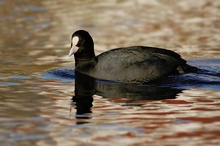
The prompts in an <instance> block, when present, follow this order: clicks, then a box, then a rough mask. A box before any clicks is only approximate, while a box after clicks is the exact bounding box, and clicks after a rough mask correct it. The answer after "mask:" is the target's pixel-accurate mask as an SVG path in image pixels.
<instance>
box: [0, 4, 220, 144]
mask: <svg viewBox="0 0 220 146" xmlns="http://www.w3.org/2000/svg"><path fill="white" fill-rule="evenodd" d="M219 7H220V2H219V1H211V0H200V1H192V0H184V1H175V0H169V1H168V0H160V1H159V0H158V1H157V0H136V1H124V0H117V1H113V0H106V1H96V0H86V1H83V2H82V1H71V0H65V1H56V0H54V1H49V0H45V1H28V0H12V1H6V0H1V1H0V56H1V57H0V61H1V66H0V70H1V71H0V143H1V145H3V146H10V145H22V146H23V145H112V144H113V143H114V144H115V145H218V144H219V143H220V140H219V135H220V115H219V112H220V59H219V58H220V44H219V42H220V35H219V34H220V29H219V28H220V9H219ZM77 29H86V30H88V31H89V32H90V33H91V35H92V36H93V38H94V41H95V48H96V54H99V53H100V52H103V51H105V50H109V49H110V48H114V47H124V46H130V45H148V46H157V47H163V48H164V47H165V48H169V49H171V50H174V51H176V52H178V53H180V54H181V55H182V56H183V58H186V59H187V60H188V62H189V64H191V65H194V66H197V67H199V68H200V69H202V71H201V72H199V73H191V74H185V75H183V76H173V77H169V78H168V80H169V81H171V80H170V79H172V80H174V81H175V82H163V83H161V84H152V85H131V84H129V85H128V84H119V83H112V82H106V81H95V80H93V79H90V78H87V77H81V75H77V74H75V73H74V71H73V68H74V66H73V64H74V61H73V58H68V51H69V47H70V44H69V43H70V35H71V34H72V32H73V31H75V30H77Z"/></svg>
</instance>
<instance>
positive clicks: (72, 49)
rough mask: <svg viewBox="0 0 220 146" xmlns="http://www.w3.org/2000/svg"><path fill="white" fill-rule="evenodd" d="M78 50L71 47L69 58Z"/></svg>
mask: <svg viewBox="0 0 220 146" xmlns="http://www.w3.org/2000/svg"><path fill="white" fill-rule="evenodd" d="M78 49H79V48H78V47H76V46H73V45H72V47H71V49H70V52H69V57H70V56H72V55H73V54H74V53H76V52H77V50H78Z"/></svg>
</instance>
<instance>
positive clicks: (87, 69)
mask: <svg viewBox="0 0 220 146" xmlns="http://www.w3.org/2000/svg"><path fill="white" fill-rule="evenodd" d="M73 54H74V57H75V71H78V72H80V73H82V74H85V75H88V76H91V77H94V78H97V79H102V80H110V81H116V82H124V83H147V82H152V81H157V80H160V79H161V78H164V77H166V76H169V75H173V74H183V73H187V72H191V71H195V70H196V69H197V68H196V67H193V66H190V65H188V64H186V60H184V59H182V58H181V56H180V55H179V54H177V53H175V52H173V51H171V50H167V49H162V48H155V47H148V46H132V47H125V48H116V49H112V50H109V51H106V52H104V53H102V54H100V55H98V56H95V53H94V43H93V39H92V37H91V36H90V34H89V33H88V32H87V31H85V30H78V31H76V32H74V33H73V35H72V39H71V49H70V52H69V56H72V55H73Z"/></svg>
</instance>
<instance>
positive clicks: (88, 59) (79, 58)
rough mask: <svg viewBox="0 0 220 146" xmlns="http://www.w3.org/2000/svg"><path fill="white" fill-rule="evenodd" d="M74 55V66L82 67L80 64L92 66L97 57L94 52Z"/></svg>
mask: <svg viewBox="0 0 220 146" xmlns="http://www.w3.org/2000/svg"><path fill="white" fill-rule="evenodd" d="M74 57H75V66H76V68H77V67H82V66H92V65H94V64H96V62H97V58H96V57H95V54H94V53H88V54H77V53H75V54H74Z"/></svg>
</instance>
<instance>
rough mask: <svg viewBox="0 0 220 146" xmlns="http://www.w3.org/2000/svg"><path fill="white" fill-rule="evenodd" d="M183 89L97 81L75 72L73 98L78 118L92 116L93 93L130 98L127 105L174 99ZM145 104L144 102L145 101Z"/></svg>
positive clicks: (108, 96)
mask: <svg viewBox="0 0 220 146" xmlns="http://www.w3.org/2000/svg"><path fill="white" fill-rule="evenodd" d="M181 92H182V90H181V89H175V88H171V87H160V86H158V85H156V84H148V85H135V84H123V83H113V82H108V81H96V80H95V79H94V78H92V77H89V76H86V75H83V74H81V73H78V72H75V95H74V96H73V98H72V101H73V105H74V106H75V108H76V118H78V119H85V118H91V113H92V110H91V108H92V106H93V105H92V102H93V95H94V94H96V95H100V96H102V97H103V98H115V97H117V98H129V99H130V100H129V101H127V102H128V104H126V103H125V104H126V105H135V104H129V103H132V102H133V103H135V101H138V100H163V99H174V98H176V97H177V95H178V93H181ZM143 104H144V103H143Z"/></svg>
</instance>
